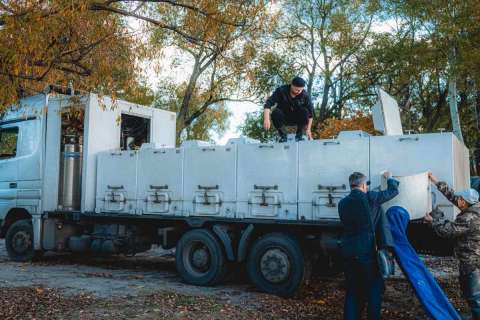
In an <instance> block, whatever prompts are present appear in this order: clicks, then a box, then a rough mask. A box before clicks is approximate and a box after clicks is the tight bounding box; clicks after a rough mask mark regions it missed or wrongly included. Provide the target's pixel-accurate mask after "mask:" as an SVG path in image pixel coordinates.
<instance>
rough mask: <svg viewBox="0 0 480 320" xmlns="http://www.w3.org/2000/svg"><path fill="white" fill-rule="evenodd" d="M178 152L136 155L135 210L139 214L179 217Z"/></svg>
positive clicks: (145, 151)
mask: <svg viewBox="0 0 480 320" xmlns="http://www.w3.org/2000/svg"><path fill="white" fill-rule="evenodd" d="M183 155H184V149H181V148H158V149H145V148H144V147H143V146H142V149H141V150H140V152H139V153H138V190H137V208H138V209H139V210H141V211H142V213H143V214H155V215H158V214H163V215H182V210H183V202H182V193H183Z"/></svg>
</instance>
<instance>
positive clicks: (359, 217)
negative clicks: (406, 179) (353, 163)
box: [338, 171, 399, 320]
mask: <svg viewBox="0 0 480 320" xmlns="http://www.w3.org/2000/svg"><path fill="white" fill-rule="evenodd" d="M383 176H384V177H385V178H386V179H387V190H384V191H369V190H368V186H369V184H370V183H369V181H367V177H366V176H365V175H364V174H362V173H360V172H354V173H352V174H351V175H350V177H349V178H348V180H349V184H350V189H351V192H350V194H349V195H347V196H346V197H345V198H343V199H342V200H340V202H339V204H338V213H339V215H340V220H341V221H342V224H343V229H344V230H343V238H342V255H343V257H344V262H345V280H346V285H347V288H346V294H345V305H344V313H343V318H344V319H345V320H357V319H360V318H361V314H362V312H363V309H364V307H365V305H367V314H368V317H367V318H368V319H369V320H375V319H380V310H381V305H382V296H383V292H384V289H385V284H384V280H383V278H382V276H381V274H380V272H379V270H378V263H377V256H376V255H377V254H376V251H377V248H379V249H388V248H390V249H391V248H392V247H393V238H392V234H391V232H390V226H389V225H388V221H387V219H386V216H385V212H383V210H382V208H381V205H382V204H383V203H385V202H387V201H389V200H391V199H393V198H394V197H395V196H397V195H398V185H399V182H398V181H397V180H395V179H392V174H391V173H390V172H388V171H387V172H384V173H383Z"/></svg>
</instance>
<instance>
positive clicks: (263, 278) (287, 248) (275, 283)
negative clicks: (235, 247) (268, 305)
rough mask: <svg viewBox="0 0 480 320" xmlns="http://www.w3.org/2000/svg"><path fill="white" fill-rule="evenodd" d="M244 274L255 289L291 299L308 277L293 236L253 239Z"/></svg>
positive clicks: (284, 235)
mask: <svg viewBox="0 0 480 320" xmlns="http://www.w3.org/2000/svg"><path fill="white" fill-rule="evenodd" d="M247 272H248V276H249V277H250V280H251V281H252V283H253V284H254V285H255V286H256V287H257V288H258V289H260V290H262V291H265V292H267V293H272V294H276V295H279V296H283V297H291V296H293V295H295V293H296V292H297V291H298V289H299V288H300V287H301V286H302V284H303V283H304V281H305V280H306V278H308V275H309V264H308V260H306V259H305V257H304V255H303V251H302V248H301V246H300V244H299V243H298V241H297V240H296V239H295V237H293V236H291V235H289V234H284V233H270V234H267V235H265V236H263V237H261V238H259V239H257V240H256V241H255V243H254V244H253V246H252V248H251V249H250V253H249V255H248V259H247Z"/></svg>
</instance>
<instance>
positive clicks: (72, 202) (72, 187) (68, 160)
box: [58, 143, 83, 211]
mask: <svg viewBox="0 0 480 320" xmlns="http://www.w3.org/2000/svg"><path fill="white" fill-rule="evenodd" d="M82 156H83V150H82V145H80V144H78V143H67V144H65V145H64V151H63V152H62V153H61V156H60V185H59V193H58V207H59V209H60V210H68V211H77V210H80V202H81V188H82Z"/></svg>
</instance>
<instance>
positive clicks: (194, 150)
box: [183, 146, 236, 217]
mask: <svg viewBox="0 0 480 320" xmlns="http://www.w3.org/2000/svg"><path fill="white" fill-rule="evenodd" d="M184 152H185V161H184V192H183V197H184V211H185V212H186V214H188V215H191V216H192V215H194V216H199V215H210V216H224V217H234V216H235V211H236V208H235V195H236V190H235V186H236V180H235V160H236V156H235V155H236V148H235V147H234V146H209V147H191V148H186V149H184Z"/></svg>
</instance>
